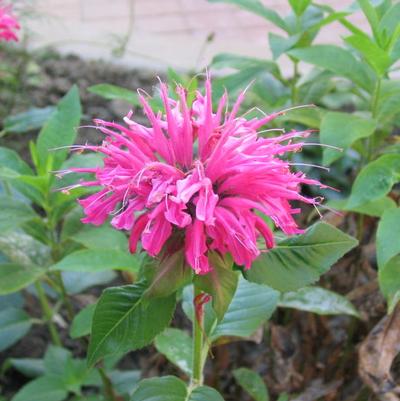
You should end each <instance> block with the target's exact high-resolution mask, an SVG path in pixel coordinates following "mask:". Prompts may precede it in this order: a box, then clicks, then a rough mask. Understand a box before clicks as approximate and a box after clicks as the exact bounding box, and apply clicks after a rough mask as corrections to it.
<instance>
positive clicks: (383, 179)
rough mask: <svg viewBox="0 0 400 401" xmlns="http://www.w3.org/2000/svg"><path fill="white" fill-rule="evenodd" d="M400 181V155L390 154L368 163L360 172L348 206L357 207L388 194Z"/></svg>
mask: <svg viewBox="0 0 400 401" xmlns="http://www.w3.org/2000/svg"><path fill="white" fill-rule="evenodd" d="M399 181H400V155H399V154H388V155H383V156H380V157H379V158H378V159H376V160H374V161H373V162H371V163H369V164H367V165H366V166H365V167H364V168H363V169H362V170H361V171H360V173H359V174H358V176H357V178H356V180H355V181H354V184H353V187H352V189H351V195H350V198H349V201H348V204H347V206H348V207H349V208H355V207H358V206H361V205H363V204H365V203H367V202H371V201H373V200H376V199H380V198H382V197H383V196H385V195H387V194H388V193H389V192H390V190H391V189H392V187H393V185H394V184H395V183H397V182H399Z"/></svg>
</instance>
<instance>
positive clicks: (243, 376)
mask: <svg viewBox="0 0 400 401" xmlns="http://www.w3.org/2000/svg"><path fill="white" fill-rule="evenodd" d="M233 376H234V377H235V379H236V380H237V382H238V383H239V384H240V385H241V386H242V387H243V388H244V389H245V390H246V391H247V392H248V393H249V394H250V395H251V396H252V398H254V401H269V394H268V390H267V387H266V386H265V384H264V381H263V379H262V378H261V377H260V375H259V374H258V373H256V372H253V371H252V370H250V369H247V368H240V369H236V370H234V371H233Z"/></svg>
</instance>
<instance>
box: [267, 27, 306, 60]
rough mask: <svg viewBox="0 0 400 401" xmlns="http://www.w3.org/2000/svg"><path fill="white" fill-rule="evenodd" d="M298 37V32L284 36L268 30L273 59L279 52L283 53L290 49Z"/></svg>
mask: <svg viewBox="0 0 400 401" xmlns="http://www.w3.org/2000/svg"><path fill="white" fill-rule="evenodd" d="M300 37H301V36H300V34H297V35H292V36H289V37H286V38H285V37H283V36H280V35H277V34H275V33H273V32H270V33H269V34H268V38H269V46H270V48H271V51H272V55H273V57H274V59H275V60H276V59H277V58H278V57H279V56H280V55H281V54H284V53H286V52H287V51H288V50H290V49H292V48H293V47H294V46H295V45H296V43H297V42H298V41H299V40H300Z"/></svg>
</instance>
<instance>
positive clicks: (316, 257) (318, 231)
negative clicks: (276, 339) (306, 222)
mask: <svg viewBox="0 0 400 401" xmlns="http://www.w3.org/2000/svg"><path fill="white" fill-rule="evenodd" d="M356 245H357V240H356V239H354V238H352V237H350V236H349V235H347V234H345V233H343V232H342V231H340V230H338V229H337V228H335V227H333V226H331V225H329V224H326V223H317V224H314V225H313V226H311V227H310V228H309V229H308V230H307V231H306V232H305V233H304V234H302V235H296V236H293V237H290V238H287V239H285V240H283V241H281V242H280V243H278V245H277V246H276V247H275V248H273V249H271V250H269V251H268V252H266V253H263V254H262V255H261V256H260V257H258V258H257V259H256V260H255V261H254V262H253V265H252V267H251V268H250V269H249V270H248V271H246V272H245V273H244V275H245V277H246V278H247V279H248V280H249V281H252V282H255V283H259V284H266V285H269V286H270V287H272V288H274V289H276V290H278V291H281V292H287V291H295V290H297V289H299V288H302V287H305V286H307V285H310V284H312V283H314V282H315V281H317V280H318V279H319V277H320V276H321V275H322V274H323V273H325V272H327V271H328V270H329V268H330V267H331V266H332V265H333V264H334V263H335V262H336V261H337V260H339V259H340V258H341V257H342V256H343V255H344V254H346V253H347V252H348V251H349V250H350V249H352V248H354V247H355V246H356Z"/></svg>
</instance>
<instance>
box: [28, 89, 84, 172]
mask: <svg viewBox="0 0 400 401" xmlns="http://www.w3.org/2000/svg"><path fill="white" fill-rule="evenodd" d="M80 119H81V105H80V101H79V90H78V88H77V87H76V86H73V87H72V88H71V89H70V91H69V92H68V93H67V94H66V95H65V96H64V97H63V98H62V99H61V101H60V102H59V103H58V105H57V108H56V110H55V111H54V113H53V114H52V115H51V117H50V118H49V120H48V121H47V122H46V124H45V125H44V126H43V128H42V130H41V131H40V133H39V136H38V139H37V143H36V149H37V155H38V163H39V168H40V171H41V172H42V173H44V172H46V170H47V169H48V167H49V166H48V165H49V159H50V158H51V159H52V163H51V164H52V165H51V167H50V168H51V169H52V170H57V169H59V168H60V166H61V165H62V163H63V161H64V160H65V159H66V157H67V154H68V149H62V150H57V151H55V150H54V149H55V148H59V147H62V146H70V145H72V144H73V143H74V142H75V138H76V128H77V127H78V125H79V121H80Z"/></svg>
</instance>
